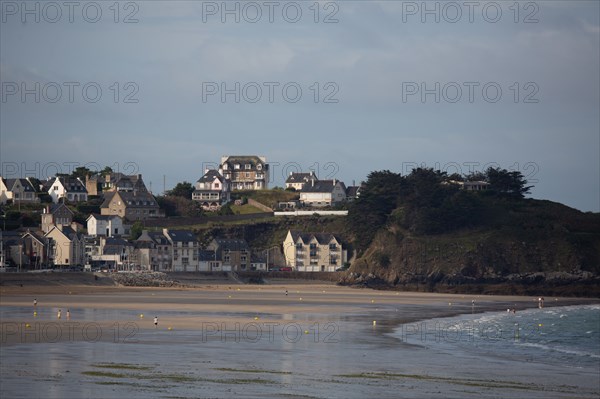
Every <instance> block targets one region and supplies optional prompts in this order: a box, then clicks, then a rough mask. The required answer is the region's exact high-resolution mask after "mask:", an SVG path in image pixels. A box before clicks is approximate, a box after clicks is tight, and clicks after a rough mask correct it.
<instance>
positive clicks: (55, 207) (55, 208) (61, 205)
mask: <svg viewBox="0 0 600 399" xmlns="http://www.w3.org/2000/svg"><path fill="white" fill-rule="evenodd" d="M61 208H64V209H66V210H67V211H69V213H70V214H71V215H74V213H73V211H72V210H71V209H69V207H68V206H66V205H65V204H64V203H62V202H59V203H58V204H52V205H51V206H50V213H51V214H55V213H56V212H58V211H59V210H61Z"/></svg>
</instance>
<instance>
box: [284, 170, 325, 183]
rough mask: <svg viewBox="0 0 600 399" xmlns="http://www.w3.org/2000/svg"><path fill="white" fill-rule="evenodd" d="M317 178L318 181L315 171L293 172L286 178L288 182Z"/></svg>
mask: <svg viewBox="0 0 600 399" xmlns="http://www.w3.org/2000/svg"><path fill="white" fill-rule="evenodd" d="M311 178H312V179H315V181H317V180H318V179H317V176H315V174H314V172H309V173H296V172H292V173H290V175H289V176H288V178H287V179H286V181H285V182H286V183H304V182H307V181H309V180H310V179H311Z"/></svg>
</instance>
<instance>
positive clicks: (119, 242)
mask: <svg viewBox="0 0 600 399" xmlns="http://www.w3.org/2000/svg"><path fill="white" fill-rule="evenodd" d="M104 245H105V246H131V245H132V244H131V243H130V242H129V241H127V240H125V239H123V238H118V237H107V238H106V241H105V243H104Z"/></svg>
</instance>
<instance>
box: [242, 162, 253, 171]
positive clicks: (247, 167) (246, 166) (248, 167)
mask: <svg viewBox="0 0 600 399" xmlns="http://www.w3.org/2000/svg"><path fill="white" fill-rule="evenodd" d="M244 167H245V168H246V170H250V169H252V165H250V164H249V163H247V164H246V165H244Z"/></svg>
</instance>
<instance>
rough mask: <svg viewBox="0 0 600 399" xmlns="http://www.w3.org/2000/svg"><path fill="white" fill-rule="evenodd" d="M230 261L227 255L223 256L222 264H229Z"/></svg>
mask: <svg viewBox="0 0 600 399" xmlns="http://www.w3.org/2000/svg"><path fill="white" fill-rule="evenodd" d="M230 260H231V257H230V256H229V255H225V256H223V263H229V262H230Z"/></svg>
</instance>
